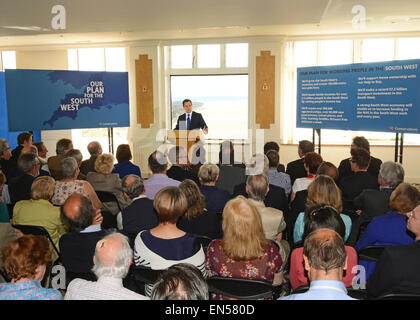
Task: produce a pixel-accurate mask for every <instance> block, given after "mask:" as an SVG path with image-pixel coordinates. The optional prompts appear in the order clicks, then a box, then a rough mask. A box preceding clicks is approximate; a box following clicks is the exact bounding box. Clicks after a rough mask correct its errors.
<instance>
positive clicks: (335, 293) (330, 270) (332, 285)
mask: <svg viewBox="0 0 420 320" xmlns="http://www.w3.org/2000/svg"><path fill="white" fill-rule="evenodd" d="M303 259H304V262H305V269H306V270H307V271H308V276H309V279H310V281H311V285H310V287H309V290H308V291H307V292H305V293H300V294H292V295H290V296H287V297H283V298H280V299H279V300H354V299H353V298H351V297H349V296H348V295H347V290H346V287H345V286H344V283H343V281H342V279H343V271H344V270H345V269H346V268H347V254H346V250H345V248H344V241H343V239H342V238H341V236H340V235H339V234H338V233H337V232H335V231H333V230H330V229H318V230H316V231H314V232H312V233H310V234H309V235H308V236H307V237H306V239H305V242H304V249H303Z"/></svg>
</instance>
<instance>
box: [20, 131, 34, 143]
mask: <svg viewBox="0 0 420 320" xmlns="http://www.w3.org/2000/svg"><path fill="white" fill-rule="evenodd" d="M32 139H33V136H32V133H30V132H22V133H20V134H19V135H18V136H17V142H18V145H20V146H27V145H32Z"/></svg>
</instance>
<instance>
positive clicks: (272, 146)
mask: <svg viewBox="0 0 420 320" xmlns="http://www.w3.org/2000/svg"><path fill="white" fill-rule="evenodd" d="M270 150H274V151H276V152H277V153H280V146H279V144H278V143H277V142H275V141H270V142H266V143H265V144H264V154H265V155H266V156H267V152H268V151H270ZM267 157H268V156H267ZM277 171H278V172H283V173H284V171H285V168H284V165H283V164H280V163H279V164H278V166H277Z"/></svg>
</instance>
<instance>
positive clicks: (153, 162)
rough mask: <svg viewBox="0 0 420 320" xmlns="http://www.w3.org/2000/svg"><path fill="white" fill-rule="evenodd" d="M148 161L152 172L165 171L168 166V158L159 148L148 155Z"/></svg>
mask: <svg viewBox="0 0 420 320" xmlns="http://www.w3.org/2000/svg"><path fill="white" fill-rule="evenodd" d="M148 162H149V168H150V170H151V171H152V173H153V174H155V173H165V172H166V169H167V167H168V159H167V158H166V156H165V155H164V154H163V153H162V152H160V151H159V150H156V151H155V152H153V153H152V154H151V155H150V156H149V159H148Z"/></svg>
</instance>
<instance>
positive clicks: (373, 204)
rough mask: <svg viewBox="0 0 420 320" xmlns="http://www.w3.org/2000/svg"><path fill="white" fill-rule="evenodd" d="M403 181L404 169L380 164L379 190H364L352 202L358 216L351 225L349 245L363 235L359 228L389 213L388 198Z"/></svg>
mask: <svg viewBox="0 0 420 320" xmlns="http://www.w3.org/2000/svg"><path fill="white" fill-rule="evenodd" d="M403 181H404V169H403V167H402V166H401V165H400V164H399V163H396V162H392V161H387V162H384V163H382V164H381V169H380V170H379V175H378V183H379V190H375V189H365V190H363V191H362V192H361V193H360V194H359V195H358V196H357V197H356V198H355V199H354V200H353V205H354V207H355V208H356V209H357V211H356V214H358V215H359V217H358V218H356V219H355V221H354V222H353V225H352V232H351V234H350V238H349V243H350V244H351V245H355V243H356V241H357V240H359V239H360V237H361V236H362V235H363V232H364V230H360V227H361V226H362V225H364V224H366V223H368V222H370V221H371V220H372V219H373V218H374V217H377V216H383V215H384V214H385V213H387V212H388V211H390V208H389V198H390V196H391V193H392V192H393V191H394V190H395V188H396V187H397V186H398V185H399V184H400V183H401V182H403Z"/></svg>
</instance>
